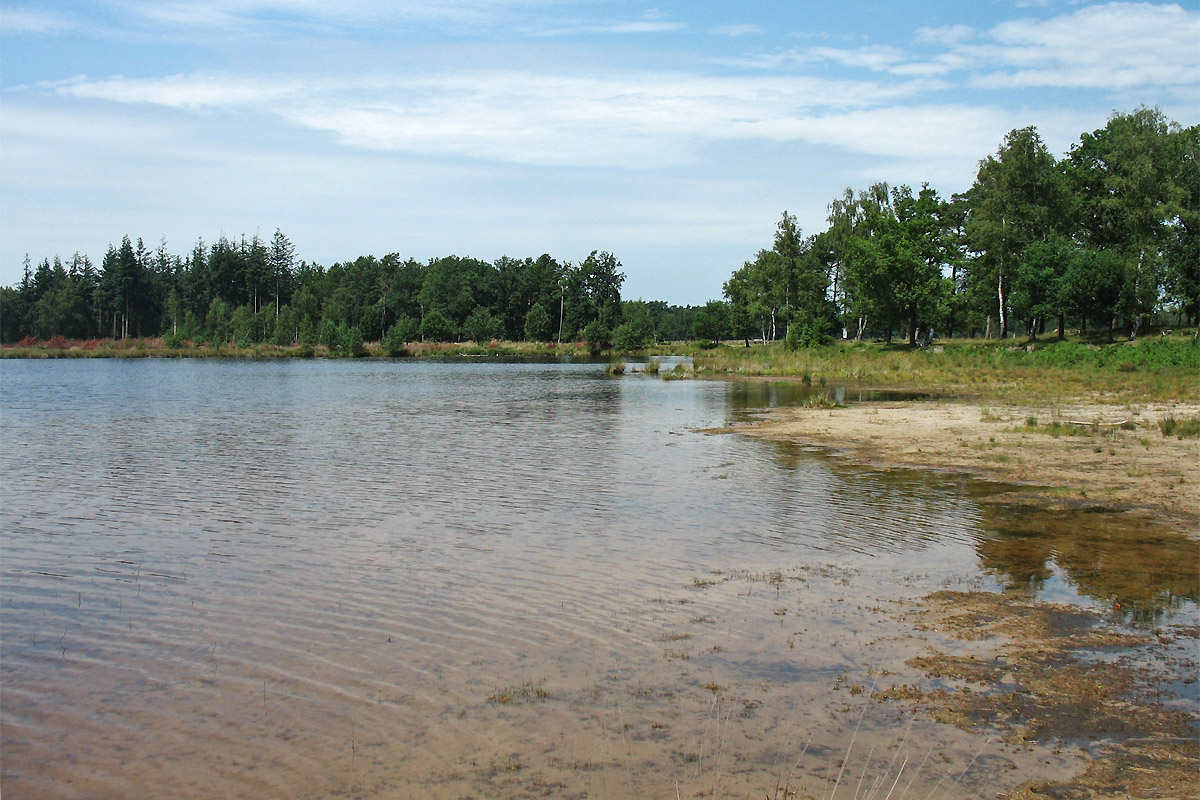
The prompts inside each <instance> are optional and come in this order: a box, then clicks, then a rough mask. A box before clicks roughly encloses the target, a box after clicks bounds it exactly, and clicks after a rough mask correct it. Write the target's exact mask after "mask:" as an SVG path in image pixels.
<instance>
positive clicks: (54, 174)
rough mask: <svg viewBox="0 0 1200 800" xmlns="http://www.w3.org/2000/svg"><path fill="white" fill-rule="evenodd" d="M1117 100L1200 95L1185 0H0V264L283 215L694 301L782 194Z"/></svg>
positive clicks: (327, 240)
mask: <svg viewBox="0 0 1200 800" xmlns="http://www.w3.org/2000/svg"><path fill="white" fill-rule="evenodd" d="M1139 105H1148V106H1159V107H1161V108H1162V110H1163V111H1164V113H1166V115H1167V116H1168V117H1170V118H1172V119H1175V120H1177V121H1179V122H1180V123H1182V124H1184V125H1194V124H1197V123H1198V122H1200V0H1187V1H1186V2H1183V3H1158V2H1146V3H1137V2H1111V3H1110V2H1104V3H1100V2H1089V1H1088V0H1040V1H1039V0H974V2H961V0H957V1H954V2H950V1H949V0H923V1H920V2H907V3H905V2H893V3H866V2H842V3H830V2H827V1H824V2H815V1H810V0H741V2H737V3H733V2H658V3H653V4H646V3H632V2H626V1H625V0H611V1H610V2H603V1H602V2H571V1H570V0H395V1H394V2H383V1H382V0H339V2H336V3H334V2H326V0H197V2H182V1H181V0H90V2H52V1H51V2H47V1H46V0H42V1H41V2H37V3H32V2H8V0H4V1H3V2H0V284H3V285H12V284H14V283H16V282H17V281H18V280H19V279H20V275H21V265H22V261H23V259H24V256H25V254H26V253H28V254H29V255H30V256H31V257H32V258H33V260H34V261H35V262H36V261H39V260H41V259H42V258H45V257H51V258H52V257H53V256H55V255H59V256H61V257H63V258H64V259H66V258H69V257H70V256H71V254H72V253H74V252H75V251H80V252H83V253H87V254H89V255H90V256H91V257H92V259H93V261H95V262H97V264H98V263H99V261H100V259H101V257H102V256H103V252H104V250H105V248H106V247H107V246H108V244H109V243H115V242H118V241H119V239H120V237H121V236H122V235H123V234H129V235H130V236H132V237H134V238H136V237H139V236H140V237H142V238H144V239H145V241H146V243H147V245H148V246H150V247H151V248H153V247H156V246H157V245H158V244H159V242H160V240H161V239H162V238H163V237H165V238H166V240H167V245H168V248H169V249H170V250H171V251H172V252H176V253H181V254H182V253H186V252H189V251H190V250H191V248H192V247H193V245H194V244H195V242H196V240H197V238H198V237H203V238H204V239H205V241H206V242H209V243H211V242H212V241H213V240H214V239H216V238H217V237H218V236H220V235H225V236H228V237H231V238H234V237H238V236H240V235H242V234H245V235H247V236H250V235H254V234H255V233H258V234H259V235H261V236H262V237H263V238H264V239H269V238H270V237H271V235H272V234H273V233H274V231H275V229H276V228H279V229H282V230H283V231H284V233H286V234H287V235H288V236H289V237H290V238H291V240H292V241H293V243H294V244H295V245H296V248H297V252H298V254H299V255H300V256H301V257H302V258H305V259H308V260H310V261H316V262H318V263H321V264H325V265H329V264H331V263H333V262H336V261H342V260H350V259H353V258H355V257H357V256H359V255H365V254H374V255H378V256H382V255H384V254H386V253H389V252H396V253H399V254H401V255H402V256H404V257H410V256H411V257H413V258H417V259H419V260H426V259H428V258H430V257H434V256H441V255H449V254H452V253H453V254H457V255H464V256H465V255H470V256H475V257H477V258H482V259H486V260H489V261H490V260H493V259H495V258H498V257H500V256H501V255H510V256H516V257H524V256H537V255H540V254H541V253H543V252H548V253H550V254H551V255H553V256H555V257H556V258H558V259H559V260H562V261H572V262H578V261H580V260H582V259H583V258H584V257H586V256H587V254H588V253H589V252H590V251H591V250H596V249H598V250H609V251H611V252H612V253H614V254H615V255H616V256H617V257H618V258H619V259H620V260H621V261H622V263H623V264H624V271H625V273H626V275H627V279H626V283H625V289H624V295H625V296H626V297H627V298H637V297H641V298H644V299H648V300H649V299H660V300H667V301H669V302H672V303H680V304H699V303H703V302H705V301H706V300H709V299H712V298H716V297H719V296H720V294H721V286H722V283H723V282H724V281H725V280H726V279H727V278H728V277H729V275H730V273H731V272H732V271H733V270H734V269H736V268H737V267H739V266H741V264H742V263H743V262H744V261H745V260H747V259H751V258H753V256H754V253H755V252H756V251H757V250H758V249H760V248H762V247H766V246H769V245H770V242H771V237H772V234H773V231H774V227H775V224H776V222H777V221H778V219H779V216H780V214H781V213H782V212H783V211H784V210H785V209H786V210H788V211H790V212H791V213H794V214H795V215H796V216H797V217H798V219H799V222H800V224H801V226H802V227H803V229H804V230H805V232H807V233H817V232H819V231H820V230H822V229H823V228H824V226H825V215H826V207H827V205H828V203H829V201H830V200H831V199H832V198H833V197H835V196H836V195H838V194H840V193H841V191H842V189H843V188H845V187H847V186H850V187H854V188H862V187H865V186H867V185H868V184H870V183H873V182H875V181H879V180H886V181H890V182H892V183H909V184H912V185H914V186H915V185H919V184H920V183H921V182H922V181H928V182H929V183H931V184H932V185H933V186H934V187H935V188H936V189H938V190H939V191H940V192H941V193H942V194H943V195H949V194H951V193H953V192H958V191H962V190H964V189H966V188H967V187H969V186H970V184H971V181H972V179H973V177H974V174H975V171H976V168H977V163H978V161H979V160H980V159H981V158H983V157H985V156H987V155H988V154H990V153H994V152H995V151H996V149H997V147H998V146H999V143H1000V141H1001V139H1002V138H1003V136H1004V134H1005V133H1007V132H1008V131H1009V130H1011V129H1013V128H1017V127H1024V126H1027V125H1034V126H1037V128H1038V130H1039V131H1040V132H1041V134H1042V136H1043V138H1044V139H1045V140H1046V142H1047V144H1048V145H1049V146H1050V148H1051V150H1052V151H1053V152H1055V153H1056V154H1059V155H1062V154H1064V153H1065V152H1067V151H1068V150H1069V148H1070V146H1071V144H1072V143H1074V142H1075V141H1077V140H1078V137H1079V135H1080V134H1081V133H1083V132H1085V131H1091V130H1095V129H1097V128H1100V127H1103V126H1104V124H1105V122H1106V121H1107V119H1108V117H1109V115H1110V114H1111V113H1112V112H1113V111H1132V110H1134V109H1135V108H1137V107H1138V106H1139Z"/></svg>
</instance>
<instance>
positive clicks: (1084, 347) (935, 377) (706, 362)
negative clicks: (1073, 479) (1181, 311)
mask: <svg viewBox="0 0 1200 800" xmlns="http://www.w3.org/2000/svg"><path fill="white" fill-rule="evenodd" d="M694 360H695V369H696V371H697V372H705V373H717V374H730V375H761V376H801V377H802V378H803V377H808V378H809V380H810V381H812V380H817V382H824V383H828V382H837V383H848V384H854V385H860V386H876V387H893V388H905V389H923V390H929V391H933V392H937V393H944V394H955V395H960V396H961V395H965V396H975V397H983V398H994V399H997V400H1008V399H1013V398H1020V399H1021V400H1023V401H1026V402H1028V401H1030V400H1036V399H1045V400H1052V399H1057V398H1062V397H1079V396H1085V395H1102V396H1109V397H1114V398H1134V399H1137V400H1139V401H1144V400H1155V399H1158V400H1168V399H1171V400H1184V401H1187V400H1192V401H1195V400H1200V381H1197V380H1196V375H1197V374H1200V342H1196V341H1194V340H1192V339H1190V338H1182V337H1172V338H1163V337H1159V338H1153V339H1152V338H1147V339H1143V340H1138V341H1135V342H1120V343H1115V344H1091V343H1086V342H1083V341H1078V340H1067V341H1063V342H1057V341H1054V342H1046V343H1037V344H1034V345H1030V346H1027V345H1026V344H1025V343H1024V342H1020V343H1018V341H1017V340H1012V339H1010V340H1007V341H1004V342H999V341H997V340H979V339H975V340H969V339H959V340H949V341H946V342H944V343H943V344H941V345H939V346H938V347H931V348H910V347H908V346H907V345H900V344H891V345H887V344H882V343H872V342H861V343H855V342H839V343H835V344H831V345H827V346H824V347H814V348H807V349H801V350H794V351H790V350H787V349H786V348H784V347H783V346H782V345H781V344H767V345H761V344H760V345H755V346H752V347H721V348H718V349H716V350H713V351H705V352H701V353H697V354H695V356H694ZM1130 367H1132V369H1131V368H1130Z"/></svg>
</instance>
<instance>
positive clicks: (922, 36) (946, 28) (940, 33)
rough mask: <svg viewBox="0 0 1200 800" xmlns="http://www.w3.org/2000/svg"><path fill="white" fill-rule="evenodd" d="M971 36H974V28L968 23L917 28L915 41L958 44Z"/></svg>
mask: <svg viewBox="0 0 1200 800" xmlns="http://www.w3.org/2000/svg"><path fill="white" fill-rule="evenodd" d="M973 38H975V29H974V28H972V27H970V26H968V25H943V26H939V27H936V28H917V41H918V42H922V43H925V44H958V43H959V42H965V41H967V40H969V39H973Z"/></svg>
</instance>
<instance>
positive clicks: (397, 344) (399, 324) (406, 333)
mask: <svg viewBox="0 0 1200 800" xmlns="http://www.w3.org/2000/svg"><path fill="white" fill-rule="evenodd" d="M420 327H421V326H420V324H419V323H418V322H417V321H416V320H415V319H413V318H412V317H409V316H403V317H400V318H399V319H398V320H396V322H395V323H394V324H393V325H392V327H390V328H388V330H387V333H386V334H384V337H383V341H382V342H380V344H381V345H382V346H383V352H384V353H385V354H387V355H389V356H392V357H393V358H394V357H396V356H404V355H408V343H409V342H411V341H413V340H414V339H416V338H417V333H418V331H419V330H420Z"/></svg>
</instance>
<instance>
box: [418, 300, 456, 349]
mask: <svg viewBox="0 0 1200 800" xmlns="http://www.w3.org/2000/svg"><path fill="white" fill-rule="evenodd" d="M419 333H420V335H421V338H422V339H423V340H424V341H427V342H448V341H451V340H452V339H454V338H455V334H456V333H457V330H456V329H455V327H454V323H453V322H451V321H450V320H448V319H446V315H445V314H443V313H442V312H441V311H438V310H437V309H436V308H435V309H433V310H432V311H430V312H429V313H427V314H426V315H425V319H423V320H421V327H420V328H419Z"/></svg>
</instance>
